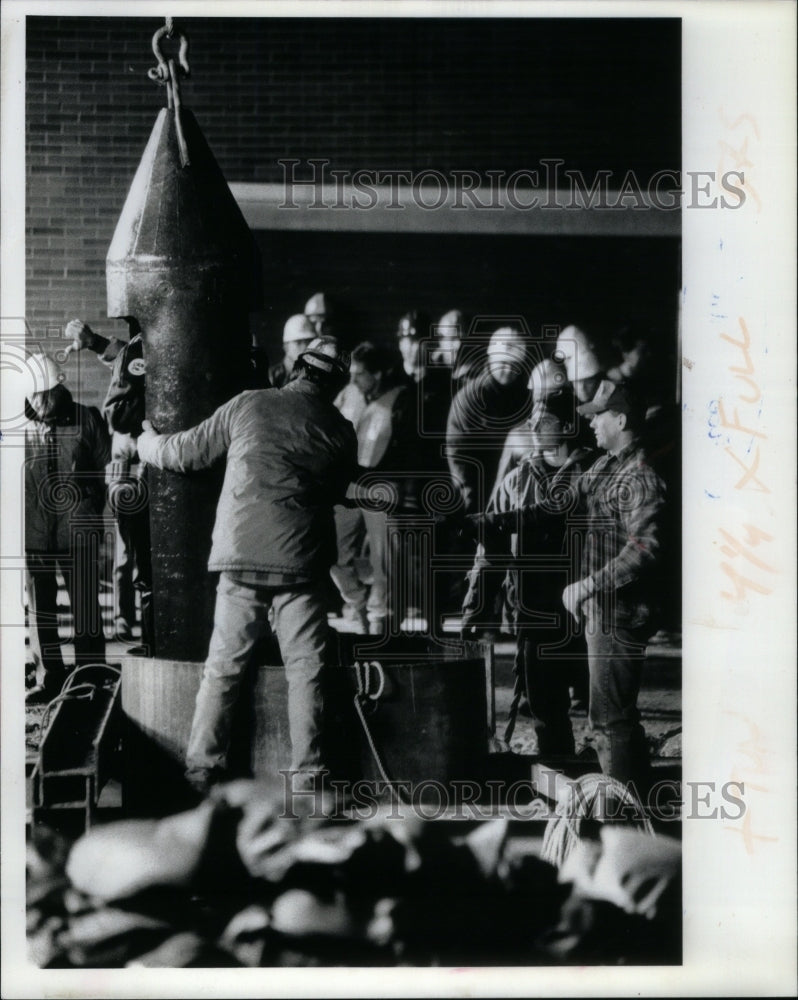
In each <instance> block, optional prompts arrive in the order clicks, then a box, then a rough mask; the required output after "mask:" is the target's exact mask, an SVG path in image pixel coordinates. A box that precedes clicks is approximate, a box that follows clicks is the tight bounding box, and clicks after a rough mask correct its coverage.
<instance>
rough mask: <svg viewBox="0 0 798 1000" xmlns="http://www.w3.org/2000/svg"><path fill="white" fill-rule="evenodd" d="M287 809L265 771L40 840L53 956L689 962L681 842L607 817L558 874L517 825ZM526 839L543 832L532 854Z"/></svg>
mask: <svg viewBox="0 0 798 1000" xmlns="http://www.w3.org/2000/svg"><path fill="white" fill-rule="evenodd" d="M299 812H300V810H299V809H298V807H296V806H295V807H293V813H292V814H290V815H285V814H284V811H283V806H282V804H281V803H280V802H279V801H277V800H276V799H274V798H272V797H270V796H269V795H268V794H267V793H266V792H265V791H264V788H263V786H261V785H259V784H258V783H256V782H251V781H240V782H233V783H231V784H228V785H225V786H221V787H220V788H217V789H215V790H214V794H213V796H212V797H211V798H209V799H207V800H205V801H203V802H202V803H201V804H200V805H199V806H198V807H197V808H196V809H192V810H190V811H188V812H183V813H180V814H178V815H175V816H171V817H168V818H166V819H163V820H126V821H121V822H116V823H109V824H107V825H105V826H100V827H96V828H94V829H93V830H91V831H89V832H88V833H87V834H85V835H84V836H83V837H81V838H80V839H79V840H77V841H76V842H75V843H74V844H73V845H71V846H70V845H69V844H66V843H65V842H64V841H62V840H60V839H59V838H58V837H57V836H55V835H52V834H50V833H48V832H47V831H41V830H39V831H37V833H36V834H35V835H34V837H33V838H32V839H31V843H30V845H29V850H28V939H29V948H30V957H31V960H32V961H33V962H35V963H36V964H37V965H39V966H41V967H44V968H69V967H105V968H108V967H123V966H132V967H135V966H158V967H169V968H178V967H189V966H193V967H222V966H330V965H336V966H390V965H410V966H426V965H443V966H450V965H458V966H461V965H470V966H478V965H550V964H556V963H561V962H567V963H569V964H570V963H575V962H579V963H582V964H585V963H590V962H593V963H605V964H606V963H629V964H640V963H646V962H648V963H653V962H658V963H667V962H678V961H679V960H680V949H679V940H680V932H681V926H680V924H681V900H680V854H681V852H680V848H679V844H678V842H677V841H675V840H673V839H672V838H670V837H656V838H655V837H650V836H646V835H644V834H641V833H639V832H638V831H636V830H634V829H632V828H629V827H625V826H612V825H609V824H605V825H602V826H601V829H600V837H598V838H596V839H593V840H591V839H587V838H585V839H583V840H582V841H580V842H579V844H577V846H576V848H575V849H574V850H573V851H571V853H570V855H569V857H568V858H567V859H566V860H565V861H564V863H563V864H562V866H561V868H560V869H559V870H558V869H557V868H556V867H554V866H553V865H551V864H549V863H547V862H545V861H543V860H541V859H540V857H539V856H538V854H537V853H535V852H534V851H533V850H532V849H531V848H530V847H529V844H530V843H531V841H528V840H523V839H522V840H519V839H518V838H515V837H512V836H508V825H507V822H506V821H505V820H501V819H494V820H486V821H482V822H481V823H480V824H478V825H474V824H469V825H468V826H467V828H466V829H467V832H463V824H460V825H459V826H458V824H457V823H444V822H441V821H426V820H422V819H419V818H417V817H414V816H404V817H403V818H399V817H398V816H397V814H396V813H393V814H390V813H387V814H384V815H382V816H380V817H376V818H373V819H370V820H361V821H357V822H355V821H346V820H341V819H334V818H327V817H325V816H324V815H322V814H320V813H316V812H315V809H314V803H313V802H312V801H307V800H305V805H304V808H303V814H302V815H299ZM519 844H526V845H527V846H526V847H524V848H523V849H519Z"/></svg>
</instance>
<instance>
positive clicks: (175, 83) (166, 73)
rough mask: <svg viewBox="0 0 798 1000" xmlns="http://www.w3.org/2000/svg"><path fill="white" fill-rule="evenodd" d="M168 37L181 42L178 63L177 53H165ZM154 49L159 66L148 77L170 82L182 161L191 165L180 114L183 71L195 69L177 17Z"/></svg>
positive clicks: (156, 37)
mask: <svg viewBox="0 0 798 1000" xmlns="http://www.w3.org/2000/svg"><path fill="white" fill-rule="evenodd" d="M166 39H168V40H169V42H171V43H174V42H177V45H178V49H177V62H175V58H174V55H167V56H165V55H164V52H163V43H164V41H165V40H166ZM172 47H174V46H172ZM152 51H153V52H154V53H155V58H156V59H157V60H158V65H157V66H153V67H152V68H151V69H149V70H147V76H148V77H149V78H150V79H151V80H154V81H155V82H156V83H160V84H166V95H167V102H168V105H169V107H170V108H171V107H174V112H175V129H176V131H177V143H178V146H179V148H180V163H181V165H182V166H184V167H187V166H188V165H189V163H190V160H189V156H188V146H187V145H186V140H185V136H184V135H183V123H182V119H181V114H180V111H181V107H182V105H181V101H180V82H179V81H180V74H181V73H182V75H183V76H190V75H191V69H190V67H189V64H188V36H187V35H186V34H185V32H183V31H180V30H177V31H175V27H174V20H173V18H171V17H167V18H166V24H164V25H163V27H161V28H159V29H158V30H157V31H156V32H155V34H154V35H153V36H152Z"/></svg>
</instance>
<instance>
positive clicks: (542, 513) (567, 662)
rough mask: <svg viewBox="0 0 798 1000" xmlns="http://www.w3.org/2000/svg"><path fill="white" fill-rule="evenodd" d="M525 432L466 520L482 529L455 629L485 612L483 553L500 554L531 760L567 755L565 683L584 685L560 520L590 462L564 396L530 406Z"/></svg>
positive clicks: (569, 733)
mask: <svg viewBox="0 0 798 1000" xmlns="http://www.w3.org/2000/svg"><path fill="white" fill-rule="evenodd" d="M529 426H530V432H531V436H532V445H531V447H530V449H529V451H528V453H527V454H526V455H525V456H524V457H523V458H522V460H521V461H520V462H519V464H518V465H517V466H516V467H515V468H514V469H512V470H511V471H510V472H509V473H508V474H507V475H506V476H505V478H504V479H503V480H502V482H501V483H499V484H498V486H497V488H496V490H495V491H494V495H493V497H492V498H491V504H490V507H489V509H488V511H487V512H486V513H485V514H484V515H476V517H475V518H472V521H473V520H478V522H479V523H480V524H481V526H482V534H483V545H481V546H480V549H484V552H485V556H481V555H480V551H479V550H478V553H477V559H476V561H475V564H474V569H473V570H472V572H471V581H470V582H471V587H470V590H469V593H468V595H467V596H466V600H465V602H464V608H463V623H464V626H465V625H467V624H468V622H469V620H477V621H478V620H479V617H480V612H483V613H484V610H485V608H484V606H485V605H488V610H490V604H491V601H490V587H491V581H490V580H489V579H486V577H487V576H488V573H489V572H490V563H489V558H488V557H493V559H494V561H495V562H497V563H498V562H500V560H499V558H498V557H499V556H502V555H503V560H501V561H503V562H504V566H506V567H507V569H506V575H505V578H504V583H503V591H504V594H503V597H504V617H505V618H506V620H507V622H508V627H509V630H510V631H512V633H513V634H514V635H515V636H516V640H517V645H516V657H515V673H516V692H517V693H518V694H519V695H520V694H521V693H524V694H526V697H527V701H528V706H529V710H530V713H531V715H532V722H533V726H534V728H535V733H536V735H537V741H538V754H540V755H541V756H543V757H554V758H556V757H569V756H573V753H574V737H573V730H572V727H571V720H570V718H569V708H570V701H571V699H570V694H569V687H570V686H572V685H573V686H576V687H577V688H578V687H579V686H580V684H581V683H582V682H583V675H584V673H585V672H586V662H587V660H586V651H585V641H584V637H583V636H582V635H579V634H574V630H573V629H572V628H570V623H569V619H568V617H567V615H566V614H565V612H564V609H563V607H562V602H561V594H562V586H563V582H564V581H565V580H567V579H568V574H569V572H570V570H571V566H570V562H571V557H570V555H569V551H570V549H569V545H572V541H571V540H570V539H569V533H568V515H569V514H570V513H571V512H572V508H573V506H574V505H575V503H576V493H575V489H576V486H575V484H576V483H577V482H578V480H579V477H580V476H581V475H582V473H583V472H584V471H585V470H587V469H588V468H590V466H591V465H592V464H593V462H594V461H595V459H596V457H597V456H596V452H595V450H594V449H591V448H586V447H584V446H583V445H582V444H581V436H582V435H581V432H580V428H579V427H578V417H577V414H576V412H575V400H574V397H573V395H572V394H571V393H570V392H569V393H567V394H562V395H560V396H557V397H551V396H550V397H549V398H548V399H545V400H542V401H541V402H539V403H538V404H536V406H535V409H534V410H533V412H532V417H531V418H530V421H529ZM508 556H509V557H510V562H509V565H508V563H507V558H508ZM496 576H498V573H496V572H494V580H493V584H494V585H495V583H496V579H495V577H496ZM497 624H498V623H497ZM515 704H517V702H515ZM511 725H512V719H511Z"/></svg>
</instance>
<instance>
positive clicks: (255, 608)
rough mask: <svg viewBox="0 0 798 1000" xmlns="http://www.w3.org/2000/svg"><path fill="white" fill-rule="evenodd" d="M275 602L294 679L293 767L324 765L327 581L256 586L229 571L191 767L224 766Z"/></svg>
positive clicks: (223, 580)
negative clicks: (246, 677)
mask: <svg viewBox="0 0 798 1000" xmlns="http://www.w3.org/2000/svg"><path fill="white" fill-rule="evenodd" d="M270 608H271V609H272V612H273V615H274V630H275V632H276V634H277V641H278V642H279V644H280V651H281V653H282V657H283V663H284V665H285V673H286V678H287V680H288V728H289V733H290V735H291V751H292V758H291V759H292V763H291V767H292V768H293V769H294V770H296V771H305V772H311V771H319V770H322V769H323V767H324V764H323V760H322V749H321V735H322V734H321V730H322V710H323V699H322V689H321V673H322V669H323V666H324V660H325V650H326V645H327V612H326V610H325V604H324V596H323V591H322V587H321V585H320V584H318V583H309V584H307V585H304V586H297V585H292V586H291V587H290V588H284V587H272V586H269V587H266V586H257V585H253V584H252V583H249V582H243V581H241V580H240V579H238V578H237V577H236V575H235V573H222V574H221V576H220V578H219V585H218V587H217V589H216V610H215V613H214V622H213V635H212V636H211V642H210V647H209V649H208V658H207V660H206V661H205V669H204V671H203V674H202V682H201V684H200V689H199V691H198V692H197V702H196V706H195V709H194V720H193V722H192V724H191V734H190V736H189V740H188V750H187V752H186V764H187V766H188V770H189V771H190V772H193V771H203V770H210V769H213V768H219V769H221V770H224V768H225V765H226V762H227V751H228V749H229V746H230V730H231V726H232V721H233V712H234V709H235V704H236V701H237V699H238V692H239V687H240V683H241V676H242V674H243V672H244V669H245V667H246V666H247V663H248V661H249V657H250V653H251V652H252V647H253V646H254V645H255V643H256V641H257V640H258V639H259V638H260V636H261V634H262V633H263V632H264V631H266V629H267V628H268V614H269V609H270Z"/></svg>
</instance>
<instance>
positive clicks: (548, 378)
mask: <svg viewBox="0 0 798 1000" xmlns="http://www.w3.org/2000/svg"><path fill="white" fill-rule="evenodd" d="M567 381H568V375H567V374H566V371H565V368H564V366H563V365H561V364H559V363H558V362H557V361H554V360H553V359H552V358H546V359H545V360H544V361H541V362H540V364H537V365H535V367H534V368H533V369H532V374H531V375H530V376H529V386H528V388H530V389H531V390H532V398H533V399H534V400H535V401H537V400H541V399H546V397H547V396H550V395H551V394H552V393H553V392H559V390H560V389H564V388H565V385H566V383H567Z"/></svg>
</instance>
